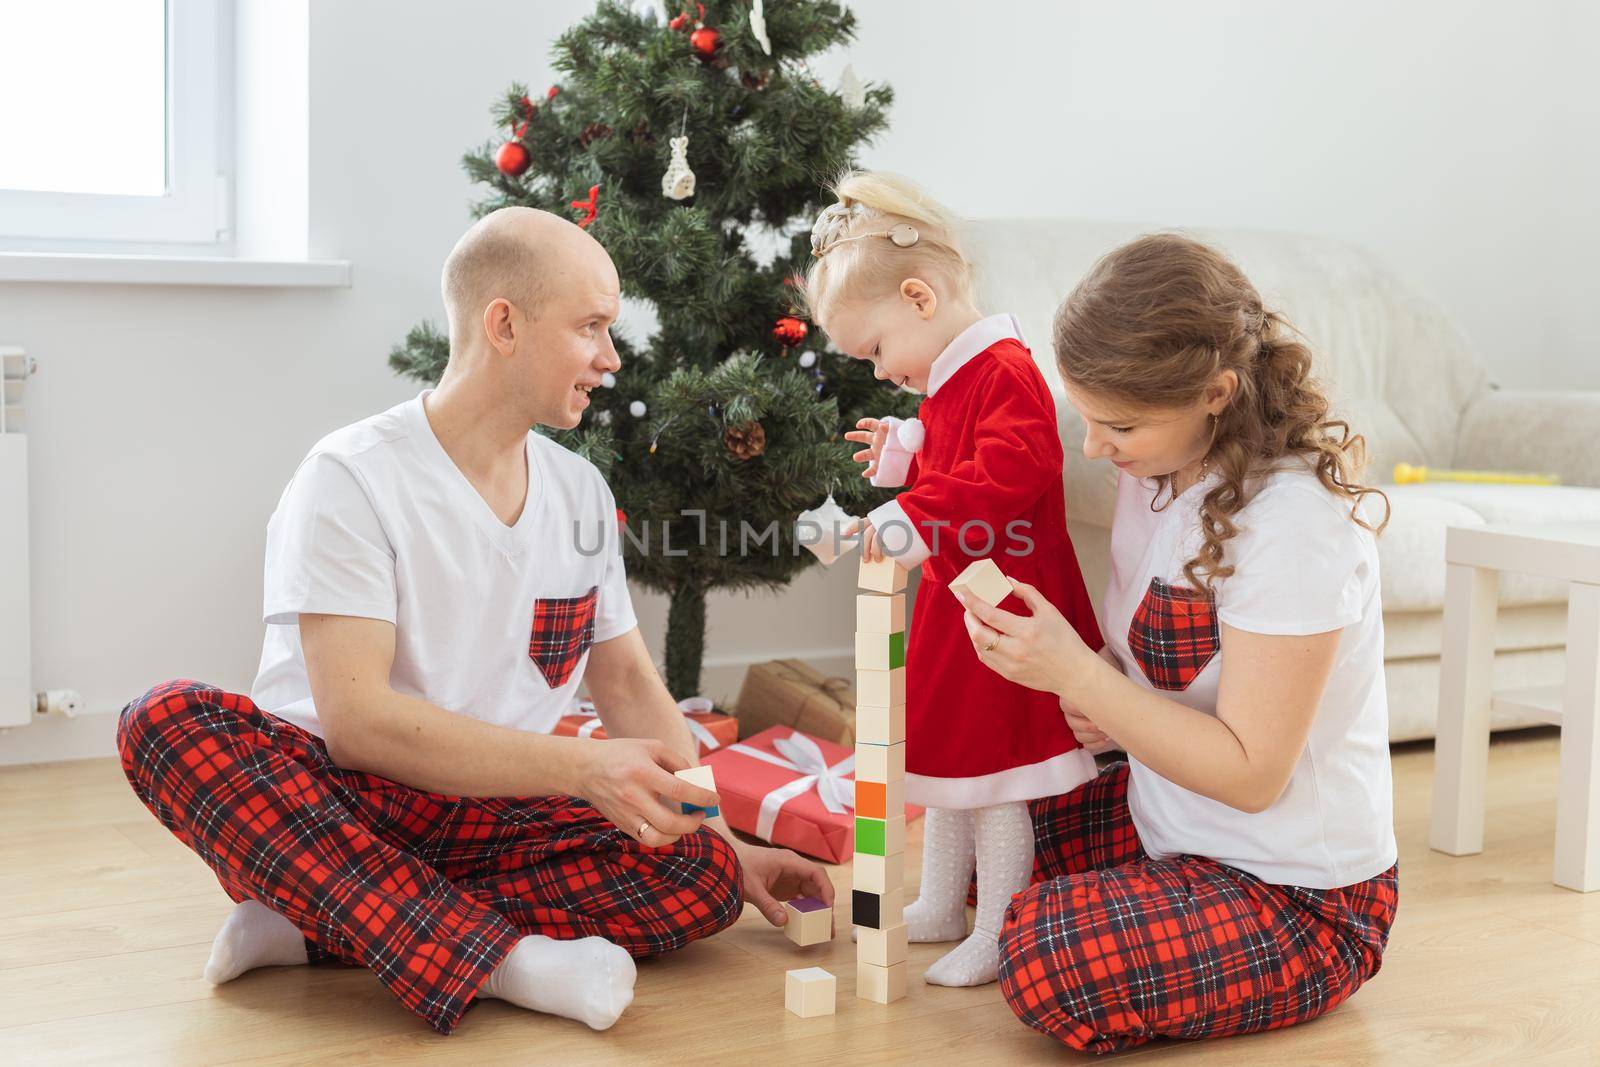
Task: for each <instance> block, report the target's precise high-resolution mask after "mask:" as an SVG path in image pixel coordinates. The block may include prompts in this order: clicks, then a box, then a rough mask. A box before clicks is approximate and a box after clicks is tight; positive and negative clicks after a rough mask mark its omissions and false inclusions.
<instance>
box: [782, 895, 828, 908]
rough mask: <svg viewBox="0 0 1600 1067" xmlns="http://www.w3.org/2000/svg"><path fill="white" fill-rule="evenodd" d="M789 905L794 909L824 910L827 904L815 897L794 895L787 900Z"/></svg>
mask: <svg viewBox="0 0 1600 1067" xmlns="http://www.w3.org/2000/svg"><path fill="white" fill-rule="evenodd" d="M789 907H791V908H793V909H794V910H795V911H826V910H827V908H828V905H826V904H824V903H823V902H822V901H820V900H818V899H817V898H816V897H795V898H794V899H793V900H791V901H789Z"/></svg>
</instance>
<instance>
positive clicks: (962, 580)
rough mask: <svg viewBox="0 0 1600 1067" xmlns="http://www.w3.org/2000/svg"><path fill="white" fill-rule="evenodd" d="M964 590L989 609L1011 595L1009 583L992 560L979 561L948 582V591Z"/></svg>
mask: <svg viewBox="0 0 1600 1067" xmlns="http://www.w3.org/2000/svg"><path fill="white" fill-rule="evenodd" d="M957 589H965V590H966V591H967V592H969V593H971V594H972V595H973V596H975V597H977V598H978V599H979V600H981V601H983V602H984V603H985V604H988V605H989V606H990V607H993V606H994V605H996V604H998V603H1000V601H1002V600H1004V599H1005V598H1006V597H1008V596H1010V595H1011V582H1010V581H1009V580H1008V579H1007V578H1006V576H1005V574H1004V573H1002V572H1001V570H1000V567H999V566H998V565H997V564H996V563H995V561H994V560H992V559H980V560H977V561H975V562H973V563H971V564H969V565H968V567H967V569H966V570H964V571H962V572H961V573H960V574H958V575H956V576H955V578H954V579H952V580H951V582H950V591H951V592H952V593H953V592H955V591H956V590H957Z"/></svg>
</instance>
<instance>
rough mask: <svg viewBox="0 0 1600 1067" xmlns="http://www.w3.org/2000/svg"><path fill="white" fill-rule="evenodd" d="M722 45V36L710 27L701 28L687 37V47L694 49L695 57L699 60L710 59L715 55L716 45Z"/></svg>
mask: <svg viewBox="0 0 1600 1067" xmlns="http://www.w3.org/2000/svg"><path fill="white" fill-rule="evenodd" d="M721 43H722V34H720V33H718V32H717V31H716V30H714V29H712V28H711V27H710V26H701V27H700V28H699V29H698V30H695V31H694V32H693V33H691V34H690V35H689V47H690V48H693V49H694V52H695V55H697V56H699V57H700V58H701V59H711V58H712V57H713V56H715V55H716V54H717V45H719V44H721Z"/></svg>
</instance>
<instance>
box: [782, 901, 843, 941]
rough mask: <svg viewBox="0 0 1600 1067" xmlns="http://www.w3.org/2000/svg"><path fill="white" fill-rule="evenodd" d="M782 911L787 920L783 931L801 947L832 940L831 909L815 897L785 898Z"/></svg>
mask: <svg viewBox="0 0 1600 1067" xmlns="http://www.w3.org/2000/svg"><path fill="white" fill-rule="evenodd" d="M783 912H784V914H785V915H786V916H788V920H789V921H788V922H786V923H784V924H783V932H784V934H786V935H787V936H788V938H789V940H790V941H793V942H794V943H795V944H797V945H799V946H800V947H801V948H805V947H806V946H807V945H820V944H822V943H823V942H825V941H832V940H833V909H832V908H830V907H828V905H826V904H824V903H823V902H822V901H820V900H818V899H817V898H816V897H796V898H795V899H794V900H786V901H784V902H783Z"/></svg>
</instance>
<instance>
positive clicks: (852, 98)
mask: <svg viewBox="0 0 1600 1067" xmlns="http://www.w3.org/2000/svg"><path fill="white" fill-rule="evenodd" d="M839 95H840V96H842V97H844V104H845V107H849V108H860V107H865V106H866V103H867V87H866V86H864V85H862V84H861V79H860V78H858V77H856V68H855V64H853V63H846V64H845V67H844V73H843V74H841V75H839Z"/></svg>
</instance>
